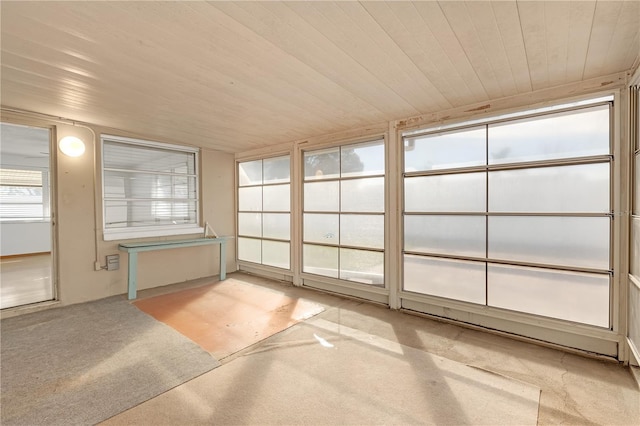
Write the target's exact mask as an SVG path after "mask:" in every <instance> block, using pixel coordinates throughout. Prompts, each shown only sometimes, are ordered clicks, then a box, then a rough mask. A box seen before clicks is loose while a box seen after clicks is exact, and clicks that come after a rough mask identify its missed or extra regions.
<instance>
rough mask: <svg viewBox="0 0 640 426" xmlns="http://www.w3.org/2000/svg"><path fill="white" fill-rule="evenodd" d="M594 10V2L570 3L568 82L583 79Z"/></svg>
mask: <svg viewBox="0 0 640 426" xmlns="http://www.w3.org/2000/svg"><path fill="white" fill-rule="evenodd" d="M595 10H596V2H595V1H589V2H586V1H581V2H571V20H570V21H569V38H568V41H567V44H568V48H567V68H566V78H565V79H566V81H568V82H569V81H579V80H582V79H583V76H584V67H585V64H586V61H587V51H588V50H589V39H590V38H591V28H592V26H593V19H594V16H595Z"/></svg>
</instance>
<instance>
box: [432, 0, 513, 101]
mask: <svg viewBox="0 0 640 426" xmlns="http://www.w3.org/2000/svg"><path fill="white" fill-rule="evenodd" d="M440 6H441V8H442V11H443V12H444V14H445V16H446V18H447V21H448V22H449V25H450V26H451V28H452V29H453V31H454V33H455V35H456V38H457V39H458V41H459V43H460V46H462V49H463V50H464V52H465V54H466V56H467V58H468V60H469V62H470V63H471V66H472V67H473V69H475V70H476V74H477V75H478V78H479V79H480V81H481V82H482V85H483V87H484V88H485V90H486V92H487V95H488V96H489V97H490V99H495V98H501V97H504V96H506V95H507V94H508V92H506V91H505V90H504V89H503V87H502V85H501V83H500V80H503V81H505V82H507V81H508V80H509V79H511V76H510V75H509V74H508V73H507V75H505V76H503V79H499V78H498V76H497V72H496V68H499V67H504V65H505V62H504V61H503V60H502V58H501V57H500V53H499V49H498V52H496V51H492V52H491V54H490V50H489V49H488V47H487V43H485V42H484V39H486V38H487V33H490V29H489V28H488V27H489V26H482V25H481V24H482V18H485V19H489V20H492V18H493V11H492V9H491V8H490V7H487V6H488V3H485V2H477V3H475V7H474V6H473V4H472V3H467V2H442V3H440ZM470 7H473V8H474V12H475V13H474V15H473V18H472V17H471V15H470V13H469V8H470ZM487 11H488V12H489V13H487ZM476 22H477V23H476ZM489 36H490V34H489ZM494 61H495V62H497V64H496V65H497V66H496V67H494V66H493V65H492V63H493V62H494ZM507 84H508V83H507ZM510 93H513V91H511V92H510Z"/></svg>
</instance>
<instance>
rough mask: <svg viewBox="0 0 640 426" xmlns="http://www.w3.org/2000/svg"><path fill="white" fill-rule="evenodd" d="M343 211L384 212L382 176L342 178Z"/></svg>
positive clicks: (341, 197) (341, 196)
mask: <svg viewBox="0 0 640 426" xmlns="http://www.w3.org/2000/svg"><path fill="white" fill-rule="evenodd" d="M340 199H341V203H342V204H341V207H342V211H343V212H370V213H382V212H384V178H383V177H377V178H366V179H353V180H343V181H341V182H340Z"/></svg>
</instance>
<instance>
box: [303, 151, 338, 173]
mask: <svg viewBox="0 0 640 426" xmlns="http://www.w3.org/2000/svg"><path fill="white" fill-rule="evenodd" d="M337 177H340V148H337V147H336V148H328V149H319V150H316V151H310V152H305V153H304V178H305V180H310V179H328V178H337Z"/></svg>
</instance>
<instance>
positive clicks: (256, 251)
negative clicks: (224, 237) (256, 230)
mask: <svg viewBox="0 0 640 426" xmlns="http://www.w3.org/2000/svg"><path fill="white" fill-rule="evenodd" d="M261 252H262V249H261V241H260V240H254V239H253V238H242V237H240V238H238V260H246V261H247V262H255V263H261V261H262V256H261Z"/></svg>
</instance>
